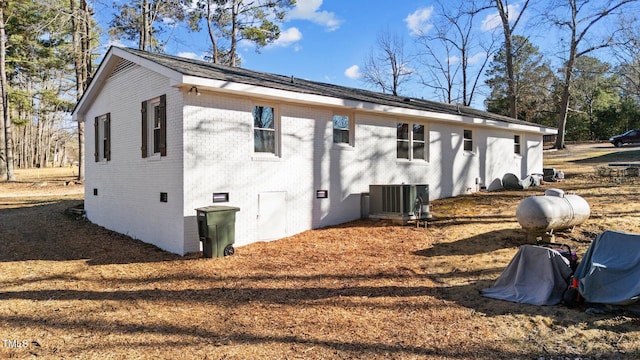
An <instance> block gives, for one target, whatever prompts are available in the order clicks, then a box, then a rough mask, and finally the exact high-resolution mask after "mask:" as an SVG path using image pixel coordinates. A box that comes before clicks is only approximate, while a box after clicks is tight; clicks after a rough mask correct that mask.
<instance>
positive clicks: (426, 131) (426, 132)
mask: <svg viewBox="0 0 640 360" xmlns="http://www.w3.org/2000/svg"><path fill="white" fill-rule="evenodd" d="M395 124H396V128H397V124H408V125H409V139H408V140H404V141H406V142H408V144H409V158H408V159H403V158H398V154H397V152H396V162H398V163H413V164H428V163H429V159H430V156H431V151H430V147H431V140H430V132H429V126H428V125H427V124H424V123H417V122H401V121H396V122H395ZM414 125H421V126H423V127H424V140H418V141H420V142H422V143H424V159H422V158H415V157H414V155H413V144H414V141H415V140H414V139H413V126H414ZM398 141H399V139H398V136H397V134H396V147H397V146H398Z"/></svg>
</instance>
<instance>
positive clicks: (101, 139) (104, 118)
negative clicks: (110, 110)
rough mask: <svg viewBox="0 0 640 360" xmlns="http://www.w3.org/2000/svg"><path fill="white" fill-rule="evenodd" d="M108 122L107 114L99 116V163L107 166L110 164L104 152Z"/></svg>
mask: <svg viewBox="0 0 640 360" xmlns="http://www.w3.org/2000/svg"><path fill="white" fill-rule="evenodd" d="M106 122H107V114H102V115H100V116H98V140H99V141H98V144H97V145H98V163H99V164H106V163H108V160H107V154H106V153H105V150H104V141H105V129H104V128H105V123H106Z"/></svg>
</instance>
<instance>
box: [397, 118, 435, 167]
mask: <svg viewBox="0 0 640 360" xmlns="http://www.w3.org/2000/svg"><path fill="white" fill-rule="evenodd" d="M396 140H397V148H396V149H397V152H396V154H397V155H396V156H397V158H398V159H407V160H426V159H427V157H426V156H427V147H426V135H425V126H424V125H420V124H408V123H398V124H397V130H396Z"/></svg>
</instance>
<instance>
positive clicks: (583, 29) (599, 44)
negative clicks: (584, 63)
mask: <svg viewBox="0 0 640 360" xmlns="http://www.w3.org/2000/svg"><path fill="white" fill-rule="evenodd" d="M565 1H566V3H561V4H557V6H554V8H553V11H552V12H551V13H550V14H549V15H547V16H548V18H549V19H550V20H551V21H552V22H553V23H554V24H555V25H556V26H558V27H559V28H560V29H562V30H565V32H566V33H567V35H569V36H568V38H569V40H568V41H569V48H568V50H567V51H568V54H566V55H567V59H566V61H565V63H564V65H563V69H562V74H563V78H562V80H561V89H560V91H561V98H560V112H559V114H558V136H557V138H556V143H555V148H556V149H563V148H565V142H564V140H565V129H566V125H567V114H568V111H569V100H570V97H571V83H572V80H573V78H572V75H573V70H574V66H575V63H576V59H578V58H579V57H581V56H584V55H586V54H590V53H592V52H594V51H596V50H598V49H603V48H606V47H610V46H612V45H614V36H615V33H616V29H613V31H609V34H610V35H609V36H607V37H606V38H604V39H600V40H593V39H588V35H589V34H590V32H591V31H592V30H593V28H594V27H595V26H596V25H597V24H601V23H602V22H604V20H605V19H607V18H609V17H610V16H612V15H616V14H620V13H621V12H622V10H623V9H624V8H625V7H626V6H627V5H629V4H631V3H634V2H636V1H637V0H618V1H607V2H605V3H603V6H602V7H597V8H591V7H589V6H590V5H592V3H591V2H590V1H589V0H565ZM561 8H565V9H568V10H569V11H568V14H567V17H566V18H564V17H558V16H557V15H556V14H558V13H561V11H558V10H559V9H561Z"/></svg>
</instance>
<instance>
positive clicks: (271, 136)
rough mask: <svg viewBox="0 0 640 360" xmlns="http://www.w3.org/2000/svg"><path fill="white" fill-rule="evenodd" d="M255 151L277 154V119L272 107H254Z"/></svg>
mask: <svg viewBox="0 0 640 360" xmlns="http://www.w3.org/2000/svg"><path fill="white" fill-rule="evenodd" d="M253 151H255V152H258V153H272V154H274V155H275V154H276V117H275V110H274V108H272V107H268V106H254V107H253Z"/></svg>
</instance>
